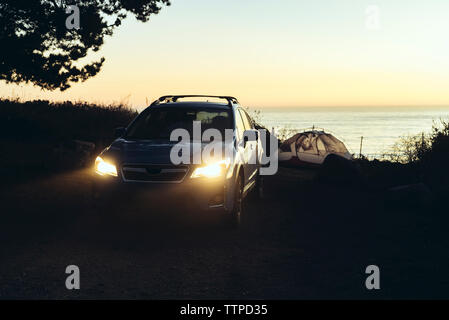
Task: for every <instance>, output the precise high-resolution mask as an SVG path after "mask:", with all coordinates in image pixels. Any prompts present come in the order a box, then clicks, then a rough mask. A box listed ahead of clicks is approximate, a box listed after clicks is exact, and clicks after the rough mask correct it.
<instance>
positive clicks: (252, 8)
mask: <svg viewBox="0 0 449 320" xmlns="http://www.w3.org/2000/svg"><path fill="white" fill-rule="evenodd" d="M370 5H377V6H378V8H379V9H380V20H379V21H380V28H379V29H372V28H367V26H366V19H367V13H366V9H367V8H368V6H370ZM82 24H83V21H82V16H81V26H82ZM98 56H104V57H105V58H106V63H105V65H104V68H103V70H102V71H101V72H100V74H99V75H97V76H96V77H95V78H92V79H90V80H88V81H87V82H84V83H81V84H77V85H74V86H73V87H72V88H71V89H69V90H67V91H65V92H60V91H55V92H46V91H41V90H40V89H39V88H33V87H32V86H24V85H21V86H17V85H6V84H5V83H4V82H1V83H0V95H1V96H13V97H20V98H22V99H34V98H45V99H51V100H87V101H90V102H102V103H110V102H125V103H129V104H130V105H132V106H134V107H136V108H139V109H141V108H143V107H144V106H145V105H146V99H148V101H151V100H154V99H155V98H157V97H159V96H161V95H164V94H180V93H183V94H184V93H189V94H190V93H192V94H198V93H208V94H226V95H234V96H236V97H238V98H239V100H240V101H241V102H242V104H244V105H246V106H250V107H294V106H396V105H413V106H428V105H440V106H442V105H445V106H449V1H447V0H427V1H424V0H370V1H365V0H315V1H299V0H245V1H241V0H226V1H215V0H214V1H211V0H172V5H171V6H170V7H164V8H163V10H162V12H161V13H160V14H159V15H157V16H153V17H152V19H151V20H150V21H149V22H148V23H145V24H143V23H140V22H137V21H135V19H134V18H132V19H128V20H127V21H125V23H124V24H123V25H122V26H121V27H120V28H118V29H116V33H115V34H114V36H113V37H109V38H107V40H106V44H105V45H104V46H103V48H102V50H101V51H100V52H99V55H98V54H95V55H91V56H89V59H87V60H88V61H90V60H93V59H95V58H98Z"/></svg>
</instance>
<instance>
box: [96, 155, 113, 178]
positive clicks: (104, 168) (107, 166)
mask: <svg viewBox="0 0 449 320" xmlns="http://www.w3.org/2000/svg"><path fill="white" fill-rule="evenodd" d="M95 171H96V172H97V173H98V174H100V175H102V176H104V175H108V176H114V177H117V168H116V167H115V165H113V164H112V163H109V162H106V161H104V160H103V159H102V158H101V157H97V159H95Z"/></svg>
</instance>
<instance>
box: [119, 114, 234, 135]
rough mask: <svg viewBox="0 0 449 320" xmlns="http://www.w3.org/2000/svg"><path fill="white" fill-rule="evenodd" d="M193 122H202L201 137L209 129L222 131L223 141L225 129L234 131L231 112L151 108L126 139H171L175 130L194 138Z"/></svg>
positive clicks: (134, 125)
mask: <svg viewBox="0 0 449 320" xmlns="http://www.w3.org/2000/svg"><path fill="white" fill-rule="evenodd" d="M193 121H201V136H202V134H203V132H204V131H205V130H207V129H210V128H214V129H217V130H219V131H220V133H221V135H222V137H223V139H224V137H225V136H224V134H225V129H232V118H231V112H230V110H224V109H212V108H209V109H206V108H186V107H180V108H177V107H164V108H150V109H148V110H147V111H144V113H143V114H141V116H139V118H138V119H137V120H136V121H135V122H134V123H133V124H132V126H131V127H130V128H129V130H128V133H127V135H126V138H128V139H138V140H153V139H170V135H171V133H172V131H173V130H175V129H185V130H187V131H188V132H189V134H190V137H191V139H192V138H193V134H192V133H193Z"/></svg>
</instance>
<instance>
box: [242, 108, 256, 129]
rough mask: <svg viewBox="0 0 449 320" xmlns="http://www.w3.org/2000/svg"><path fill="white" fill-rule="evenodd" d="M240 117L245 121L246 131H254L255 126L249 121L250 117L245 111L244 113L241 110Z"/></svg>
mask: <svg viewBox="0 0 449 320" xmlns="http://www.w3.org/2000/svg"><path fill="white" fill-rule="evenodd" d="M239 112H240V115H241V117H242V119H243V124H244V125H245V129H246V130H249V129H252V128H253V126H252V125H251V120H250V119H249V117H248V115H247V114H246V112H245V111H243V110H242V109H239Z"/></svg>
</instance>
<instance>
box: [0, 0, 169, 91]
mask: <svg viewBox="0 0 449 320" xmlns="http://www.w3.org/2000/svg"><path fill="white" fill-rule="evenodd" d="M69 5H76V6H78V8H79V9H80V18H81V19H80V20H81V23H80V27H81V28H80V29H79V30H75V29H73V30H69V29H67V28H66V19H67V17H68V16H69V14H67V13H66V8H67V6H69ZM163 5H170V0H0V44H1V49H0V80H5V81H6V82H8V83H11V82H12V83H28V82H31V83H33V84H35V85H37V86H39V87H41V88H43V89H48V90H55V89H60V90H66V89H68V88H69V87H70V85H71V83H74V82H79V81H85V80H87V79H88V78H90V77H93V76H95V75H96V74H97V73H98V72H99V71H100V69H101V67H102V65H103V62H104V60H105V59H104V58H101V59H100V60H99V61H96V62H93V63H90V64H86V65H82V66H80V65H79V63H76V62H77V60H79V59H81V58H84V57H86V55H87V53H88V51H89V50H92V51H98V50H99V49H100V47H101V46H102V45H103V43H104V37H105V36H110V35H112V34H113V31H114V29H115V28H116V27H118V26H119V25H120V24H121V22H122V21H123V19H125V18H126V16H127V14H129V13H131V14H133V15H134V16H135V17H136V18H137V19H138V20H140V21H142V22H147V21H148V20H149V17H150V16H151V15H152V14H157V13H159V11H160V10H161V7H162V6H163Z"/></svg>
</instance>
